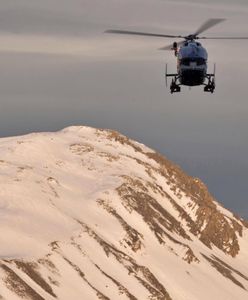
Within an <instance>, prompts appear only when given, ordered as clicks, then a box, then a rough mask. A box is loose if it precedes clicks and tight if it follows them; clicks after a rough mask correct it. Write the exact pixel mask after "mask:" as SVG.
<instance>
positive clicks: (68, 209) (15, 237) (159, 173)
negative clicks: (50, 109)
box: [0, 127, 248, 300]
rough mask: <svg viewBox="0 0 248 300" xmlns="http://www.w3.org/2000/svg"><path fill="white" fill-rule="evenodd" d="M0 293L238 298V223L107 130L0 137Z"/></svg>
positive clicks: (241, 273)
mask: <svg viewBox="0 0 248 300" xmlns="http://www.w3.org/2000/svg"><path fill="white" fill-rule="evenodd" d="M0 232H1V233H0V245H1V246H0V299H5V300H10V299H11V300H12V299H13V300H15V299H33V300H34V299H35V300H36V299H38V300H40V299H49V300H50V299H61V300H62V299H63V300H69V299H70V300H71V299H84V300H91V299H132V300H134V299H140V300H144V299H154V300H155V299H165V300H172V299H173V300H199V299H206V300H208V299H220V300H221V299H225V300H227V299H230V300H233V299H235V300H239V299H240V300H241V299H242V300H244V299H246V298H248V291H247V290H248V263H247V262H248V224H247V222H245V221H244V220H242V219H240V218H238V217H237V216H234V215H233V214H232V213H231V212H229V211H228V210H226V209H224V208H223V207H222V206H221V205H220V204H218V203H217V202H216V201H215V200H214V199H213V198H212V196H211V195H210V194H209V192H208V190H207V188H206V186H205V185H204V184H203V183H202V182H201V181H200V180H199V179H196V178H191V177H189V176H187V175H186V174H185V173H184V172H183V171H182V170H181V169H180V168H179V167H178V166H176V165H174V164H173V163H171V162H170V161H168V160H167V159H166V158H164V157H163V156H161V155H160V154H158V153H156V152H154V151H153V150H151V149H149V148H147V147H145V146H144V145H142V144H139V143H137V142H134V141H131V140H130V139H128V138H127V137H125V136H123V135H121V134H119V133H117V132H114V131H110V130H97V129H93V128H88V127H69V128H66V129H64V130H62V131H60V132H57V133H37V134H29V135H26V136H21V137H13V138H4V139H1V140H0Z"/></svg>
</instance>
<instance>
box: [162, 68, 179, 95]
mask: <svg viewBox="0 0 248 300" xmlns="http://www.w3.org/2000/svg"><path fill="white" fill-rule="evenodd" d="M167 77H174V78H173V79H172V80H171V84H170V92H171V94H173V93H179V92H181V87H180V84H179V83H177V82H178V80H179V78H180V76H179V75H178V74H177V73H175V74H168V73H167V64H166V65H165V83H166V86H167Z"/></svg>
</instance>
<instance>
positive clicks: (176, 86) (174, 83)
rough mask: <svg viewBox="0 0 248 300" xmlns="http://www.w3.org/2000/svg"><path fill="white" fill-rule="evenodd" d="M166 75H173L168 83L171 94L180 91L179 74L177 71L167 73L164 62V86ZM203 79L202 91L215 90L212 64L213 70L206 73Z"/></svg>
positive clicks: (211, 91) (210, 91)
mask: <svg viewBox="0 0 248 300" xmlns="http://www.w3.org/2000/svg"><path fill="white" fill-rule="evenodd" d="M168 77H173V78H172V80H171V84H170V92H171V94H173V93H178V92H181V87H180V85H181V84H180V83H179V79H180V75H179V74H177V73H174V74H168V73H167V64H166V68H165V82H166V86H167V78H168ZM205 81H207V82H206V83H205V82H204V83H203V85H204V92H208V93H212V94H213V92H214V90H215V65H214V72H213V73H211V74H206V76H205Z"/></svg>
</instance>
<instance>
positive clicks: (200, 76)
mask: <svg viewBox="0 0 248 300" xmlns="http://www.w3.org/2000/svg"><path fill="white" fill-rule="evenodd" d="M207 58H208V54H207V51H206V49H205V48H203V47H202V45H201V44H200V43H198V42H196V41H194V40H192V41H186V42H185V43H184V44H183V45H182V46H181V47H180V48H179V49H178V51H177V72H178V75H179V76H178V80H179V82H180V84H181V85H186V86H197V85H202V84H204V81H205V79H206V75H207Z"/></svg>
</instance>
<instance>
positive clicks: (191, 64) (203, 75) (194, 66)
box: [105, 18, 248, 94]
mask: <svg viewBox="0 0 248 300" xmlns="http://www.w3.org/2000/svg"><path fill="white" fill-rule="evenodd" d="M223 21H225V19H220V18H212V19H208V20H207V21H205V22H204V23H203V24H202V25H201V26H200V27H199V28H198V29H197V30H196V31H195V32H194V33H192V34H189V35H169V34H160V33H149V32H139V31H128V30H115V29H109V30H106V31H105V33H114V34H128V35H139V36H151V37H160V38H175V39H178V38H180V39H183V40H181V41H179V42H176V41H175V42H173V44H171V45H168V46H165V47H162V48H159V50H172V51H174V54H175V57H176V58H177V73H173V74H170V73H167V64H166V69H165V79H166V85H167V78H168V77H173V78H172V80H171V84H170V92H171V94H173V93H176V92H180V91H181V85H184V86H189V87H192V86H200V85H203V86H204V92H210V93H213V92H214V90H215V64H214V72H213V73H208V71H207V69H208V68H207V60H208V53H207V50H206V49H205V48H204V47H203V46H202V45H201V43H200V42H199V41H198V40H200V39H202V40H207V39H212V40H217V39H220V40H225V39H226V40H239V39H240V40H244V39H248V37H223V36H222V37H206V36H199V35H200V34H201V33H203V32H204V31H206V30H207V29H209V28H211V27H213V26H215V25H217V24H219V23H221V22H223Z"/></svg>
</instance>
